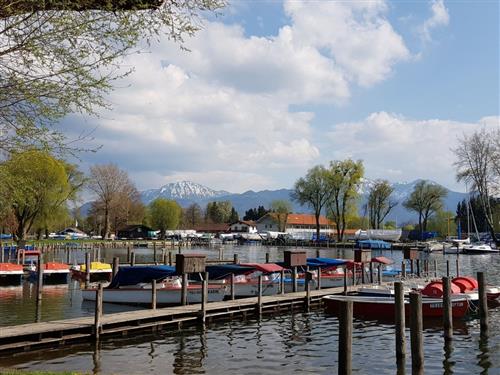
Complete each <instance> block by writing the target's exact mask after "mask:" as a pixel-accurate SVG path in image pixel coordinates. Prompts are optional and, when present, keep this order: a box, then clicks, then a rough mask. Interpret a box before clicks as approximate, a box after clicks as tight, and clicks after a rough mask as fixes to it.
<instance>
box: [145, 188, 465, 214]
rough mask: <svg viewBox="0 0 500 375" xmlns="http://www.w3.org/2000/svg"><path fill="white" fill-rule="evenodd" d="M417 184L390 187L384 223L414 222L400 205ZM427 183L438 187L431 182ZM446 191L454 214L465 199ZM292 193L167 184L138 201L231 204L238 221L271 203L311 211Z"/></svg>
mask: <svg viewBox="0 0 500 375" xmlns="http://www.w3.org/2000/svg"><path fill="white" fill-rule="evenodd" d="M419 181H421V180H415V181H412V182H408V183H404V182H399V183H393V184H392V187H393V188H394V192H393V194H392V197H393V199H394V200H396V201H397V202H398V203H399V204H398V205H397V206H396V207H394V208H393V210H392V211H391V212H390V214H389V215H388V217H387V219H386V220H393V221H396V223H398V224H403V223H406V222H409V221H415V220H416V215H415V213H413V212H410V211H408V210H406V209H405V208H404V207H403V205H402V202H403V201H404V200H406V198H408V196H409V195H410V194H411V192H412V191H413V189H414V188H415V185H416V184H417V183H418V182H419ZM429 182H431V183H433V184H437V183H435V182H432V181H429ZM373 183H374V181H373V180H370V179H364V180H363V182H362V184H361V186H360V189H359V193H360V196H361V198H360V200H359V207H360V214H362V212H361V207H363V205H364V204H365V203H366V199H367V196H368V192H369V190H370V187H371V186H372V185H373ZM446 190H447V191H448V195H447V197H446V198H445V200H444V207H445V209H446V210H449V211H455V209H456V207H457V203H458V202H460V201H462V200H463V199H464V198H465V197H466V194H465V193H460V192H456V191H452V190H449V189H446ZM291 192H292V189H279V190H262V191H253V190H248V191H246V192H244V193H240V194H235V193H230V192H227V191H223V190H219V191H216V190H213V189H210V188H208V187H206V186H203V185H200V184H197V183H195V182H191V181H180V182H173V183H169V184H166V185H164V186H162V187H160V188H159V189H150V190H144V191H142V192H141V199H142V201H143V202H144V203H145V204H149V203H150V202H152V201H153V200H155V199H156V198H166V199H173V200H175V201H177V203H179V204H180V205H181V206H182V207H187V206H189V205H190V204H192V203H197V204H199V205H200V206H201V207H202V208H203V207H205V206H206V204H207V203H208V202H212V201H230V202H231V203H232V205H233V207H234V208H235V209H236V211H238V213H239V215H240V217H243V215H244V213H245V211H246V210H248V209H250V208H254V207H258V206H264V207H266V208H267V207H269V205H270V203H271V202H272V201H274V200H277V199H283V200H289V201H290V202H291V203H292V207H293V211H294V212H297V213H299V212H302V213H309V212H310V211H311V210H310V209H309V208H308V207H303V206H301V205H299V204H297V203H296V202H293V201H292V200H291V198H290V194H291Z"/></svg>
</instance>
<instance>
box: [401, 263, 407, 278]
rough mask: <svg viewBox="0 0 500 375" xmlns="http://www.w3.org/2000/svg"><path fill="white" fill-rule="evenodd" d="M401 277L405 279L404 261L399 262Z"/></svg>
mask: <svg viewBox="0 0 500 375" xmlns="http://www.w3.org/2000/svg"><path fill="white" fill-rule="evenodd" d="M401 277H402V278H403V279H406V262H405V261H404V260H403V261H402V262H401Z"/></svg>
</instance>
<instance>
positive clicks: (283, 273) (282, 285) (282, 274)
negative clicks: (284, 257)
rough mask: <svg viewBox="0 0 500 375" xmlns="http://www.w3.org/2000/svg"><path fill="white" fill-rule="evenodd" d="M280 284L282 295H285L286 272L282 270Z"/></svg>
mask: <svg viewBox="0 0 500 375" xmlns="http://www.w3.org/2000/svg"><path fill="white" fill-rule="evenodd" d="M280 284H281V288H280V289H281V290H280V291H281V294H282V295H283V294H285V270H284V269H283V270H281V275H280Z"/></svg>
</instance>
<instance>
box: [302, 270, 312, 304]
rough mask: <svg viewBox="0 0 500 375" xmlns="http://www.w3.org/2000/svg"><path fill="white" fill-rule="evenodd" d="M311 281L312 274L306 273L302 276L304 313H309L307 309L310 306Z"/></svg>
mask: <svg viewBox="0 0 500 375" xmlns="http://www.w3.org/2000/svg"><path fill="white" fill-rule="evenodd" d="M311 280H312V272H309V271H306V274H305V275H304V282H305V285H304V287H305V290H306V303H305V305H306V311H309V307H310V306H311V283H310V282H311Z"/></svg>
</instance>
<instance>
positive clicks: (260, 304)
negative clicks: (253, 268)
mask: <svg viewBox="0 0 500 375" xmlns="http://www.w3.org/2000/svg"><path fill="white" fill-rule="evenodd" d="M258 282H259V285H258V295H257V314H258V315H259V318H260V316H261V315H262V275H259V281H258Z"/></svg>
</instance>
